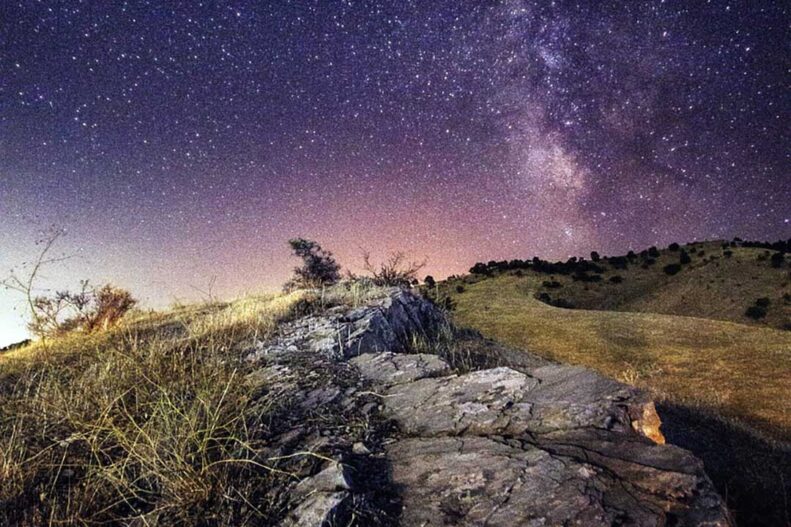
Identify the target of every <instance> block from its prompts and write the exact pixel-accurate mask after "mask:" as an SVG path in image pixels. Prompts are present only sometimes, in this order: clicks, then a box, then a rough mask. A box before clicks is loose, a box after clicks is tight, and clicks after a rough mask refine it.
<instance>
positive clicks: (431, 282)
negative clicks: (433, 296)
mask: <svg viewBox="0 0 791 527" xmlns="http://www.w3.org/2000/svg"><path fill="white" fill-rule="evenodd" d="M423 283H424V284H426V286H427V287H435V286H436V285H437V281H436V280H434V277H433V276H431V275H426V278H425V279H423Z"/></svg>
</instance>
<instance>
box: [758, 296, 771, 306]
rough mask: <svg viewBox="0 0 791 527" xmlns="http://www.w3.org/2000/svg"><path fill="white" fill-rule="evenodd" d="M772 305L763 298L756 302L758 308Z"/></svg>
mask: <svg viewBox="0 0 791 527" xmlns="http://www.w3.org/2000/svg"><path fill="white" fill-rule="evenodd" d="M770 303H771V302H770V301H769V299H768V298H766V297H761V298H759V299H758V300H756V301H755V305H756V306H758V307H769V304H770Z"/></svg>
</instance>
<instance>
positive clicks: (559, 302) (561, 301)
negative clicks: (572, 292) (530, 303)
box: [550, 298, 574, 309]
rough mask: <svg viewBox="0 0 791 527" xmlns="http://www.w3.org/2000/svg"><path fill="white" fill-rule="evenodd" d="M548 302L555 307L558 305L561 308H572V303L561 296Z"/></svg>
mask: <svg viewBox="0 0 791 527" xmlns="http://www.w3.org/2000/svg"><path fill="white" fill-rule="evenodd" d="M550 304H551V305H553V306H555V307H560V308H563V309H574V304H572V303H571V302H569V301H568V300H565V299H563V298H556V299H555V300H553V301H552V302H550Z"/></svg>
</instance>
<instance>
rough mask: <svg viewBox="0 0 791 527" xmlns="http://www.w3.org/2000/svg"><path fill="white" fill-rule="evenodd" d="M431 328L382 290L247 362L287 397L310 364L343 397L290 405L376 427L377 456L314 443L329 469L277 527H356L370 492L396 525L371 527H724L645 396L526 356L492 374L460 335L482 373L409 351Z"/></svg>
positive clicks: (300, 327) (722, 511)
mask: <svg viewBox="0 0 791 527" xmlns="http://www.w3.org/2000/svg"><path fill="white" fill-rule="evenodd" d="M443 324H447V323H446V322H444V320H443V316H442V314H441V313H440V312H439V311H438V310H437V309H435V308H434V307H433V305H432V304H430V303H429V302H428V301H426V300H423V299H422V298H420V297H418V296H416V295H414V294H412V293H410V292H408V291H401V290H394V291H392V292H390V294H389V295H388V296H387V297H386V298H385V299H383V300H382V301H380V302H378V303H376V304H374V305H372V306H368V307H363V308H358V309H354V310H345V311H344V310H343V309H335V310H332V311H331V312H330V313H328V314H323V315H320V316H318V315H316V316H311V317H304V318H302V319H300V320H297V321H295V322H292V323H291V324H290V325H289V326H288V327H287V328H286V329H285V330H284V332H283V334H282V335H281V336H280V337H279V338H278V339H276V341H274V342H269V343H265V344H262V345H260V346H258V347H257V348H256V349H255V350H252V351H251V353H250V359H251V360H254V361H262V362H264V363H265V364H264V365H262V368H261V372H262V373H261V374H260V375H261V377H262V378H268V379H271V378H272V377H273V376H279V378H280V379H281V382H283V383H288V382H293V381H290V380H289V379H291V378H292V377H293V375H292V374H291V373H290V372H291V369H289V361H292V360H293V359H292V358H289V357H305V356H311V355H316V356H320V357H322V360H324V361H329V362H326V366H325V369H327V370H332V369H334V368H340V369H338V371H339V372H340V371H342V372H344V373H343V375H344V379H346V380H345V383H344V384H343V385H341V384H339V383H335V382H332V381H329V380H328V381H326V383H325V384H326V385H324V386H318V387H314V388H313V389H312V390H310V391H308V392H306V393H302V394H299V395H298V396H294V399H295V401H298V402H297V403H295V404H298V405H299V407H302V408H306V409H310V408H322V407H327V408H329V407H338V408H342V409H343V411H344V412H346V413H345V414H344V415H354V416H360V417H359V418H360V419H374V420H378V421H377V422H379V423H387V426H379V428H378V429H379V430H380V431H383V430H384V432H382V434H380V435H379V436H377V439H376V441H374V440H372V439H371V438H372V437H373V436H372V435H371V434H369V439H368V440H367V441H366V442H360V441H358V442H355V443H354V444H353V445H352V444H351V442H350V441H345V440H344V438H343V437H342V431H341V432H337V430H336V432H335V436H332V434H329V436H327V437H322V438H321V439H322V440H323V441H324V443H322V444H332V445H336V446H335V447H334V449H333V450H332V452H333V454H332V455H333V456H334V459H335V461H333V462H331V463H330V462H328V463H325V465H324V466H323V467H320V470H316V471H314V472H313V473H312V475H308V476H307V477H305V478H303V479H302V480H301V481H300V482H298V483H297V484H295V486H294V487H293V489H292V490H291V492H290V498H289V499H290V505H289V507H290V510H289V512H288V514H287V516H286V517H285V518H284V520H283V524H284V525H301V526H308V525H311V526H321V525H331V524H333V525H334V524H343V525H346V524H348V523H349V522H352V523H354V518H356V517H357V516H355V514H356V513H355V510H356V509H360V508H363V509H364V508H365V507H364V506H363V505H362V504H364V502H365V496H370V495H373V494H376V493H379V494H381V495H382V496H386V499H387V500H389V501H387V502H386V503H387V504H388V506H392V507H393V511H395V512H393V511H390V512H388V513H387V514H384V513H383V514H371V515H369V517H375V518H379V519H382V520H381V522H380V523H377V524H380V525H381V524H388V525H404V526H413V525H415V526H424V527H428V526H448V525H462V526H483V525H485V526H490V527H497V526H503V527H506V526H548V525H580V526H597V525H635V526H666V525H674V526H687V525H705V526H727V525H731V522H730V518H729V515H728V512H727V510H726V508H725V506H724V504H723V500H722V499H721V498H720V496H718V495H717V493H716V492H715V490H714V488H713V486H712V484H711V481H710V480H709V479H708V477H707V476H706V474H705V473H704V471H703V467H702V464H701V463H700V461H699V460H697V459H696V458H695V457H694V456H693V455H692V454H691V453H689V452H687V451H686V450H683V449H680V448H677V447H674V446H670V445H664V444H663V443H664V438H663V436H662V434H661V431H660V429H659V426H660V422H659V419H658V417H657V415H656V411H655V409H654V405H653V403H652V401H650V400H649V399H648V398H647V396H646V395H645V394H643V393H642V392H640V391H638V390H636V389H634V388H631V387H629V386H625V385H623V384H620V383H618V382H615V381H613V380H610V379H607V378H605V377H602V376H600V375H598V374H597V373H595V372H593V371H590V370H587V369H585V368H580V367H575V366H565V365H559V364H554V363H551V362H548V361H546V360H544V359H540V358H537V357H533V356H531V355H529V354H527V353H524V352H519V353H518V354H515V355H514V357H513V358H514V360H509V361H506V362H507V363H506V364H502V363H501V364H499V365H497V364H490V362H491V361H490V360H489V359H491V357H492V356H493V354H492V350H494V349H496V345H494V344H492V343H491V342H488V341H484V340H483V339H481V338H479V337H477V340H476V337H474V336H472V337H471V336H470V335H467V336H466V337H465V342H464V343H459V346H460V347H461V346H466V347H467V348H469V347H470V346H472V347H473V348H476V349H478V350H484V351H483V352H484V353H485V355H486V357H487V360H486V361H484V362H486V364H484V365H483V366H481V367H480V369H476V368H474V367H473V368H469V367H467V368H465V370H466V371H457V370H454V368H453V367H452V366H451V364H450V363H449V362H448V361H447V360H446V359H445V358H443V357H440V356H438V355H435V354H432V353H425V349H423V351H424V353H420V354H417V353H410V344H409V343H410V342H411V341H412V339H413V338H414V337H415V336H418V337H420V338H422V339H429V340H431V339H436V338H437V337H438V334H439V331H440V329H441V328H442V325H443ZM457 335H459V333H457ZM437 349H441V347H440V346H438V347H437ZM465 349H466V348H465ZM341 366H342V367H341ZM489 366H492V367H489ZM289 375H292V377H289ZM355 375H356V376H357V379H358V380H357V381H354V376H355ZM275 384H277V383H275ZM351 384H354V386H352V387H349V386H351ZM339 434H340V436H338V435H339ZM319 435H321V434H319ZM325 435H326V434H325ZM330 436H332V437H330ZM338 445H340V446H338ZM281 450H282V449H281ZM282 451H284V450H282ZM348 465H354V469H350V467H349V466H348ZM372 475H375V476H376V477H371V476H372ZM384 487H387V489H386V492H385V491H383V490H382V489H383V488H384ZM383 499H384V498H383ZM383 499H380V500H379V501H378V502H377V503H378V504H379V505H381V504H382V503H385V501H383ZM379 505H377V504H374V505H368V510H372V509H373V508H375V507H376V506H379ZM377 521H379V520H377ZM358 524H359V525H372V524H374V523H371V522H368V523H358Z"/></svg>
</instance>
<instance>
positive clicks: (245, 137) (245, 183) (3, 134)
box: [0, 0, 791, 344]
mask: <svg viewBox="0 0 791 527" xmlns="http://www.w3.org/2000/svg"><path fill="white" fill-rule="evenodd" d="M784 4H785V3H784V2H779V1H777V2H768V1H759V0H753V1H750V2H746V1H741V2H737V1H725V0H722V1H720V0H710V1H703V0H701V1H695V2H690V1H687V0H684V1H670V0H668V1H644V2H633V1H623V2H611V1H590V2H588V1H576V2H567V1H554V2H550V1H538V0H534V1H527V0H512V1H491V0H487V1H474V0H469V1H463V2H460V1H457V0H448V1H444V0H436V1H433V0H432V1H411V0H398V1H391V2H384V1H363V0H347V1H333V0H321V1H286V0H283V1H272V2H260V1H250V2H241V1H238V2H207V1H204V2H198V1H172V2H171V1H168V2H149V1H133V0H128V1H110V0H108V1H101V2H100V1H76V0H74V1H68V0H61V1H54V0H53V1H32V0H29V1H21V2H19V1H11V0H9V1H4V2H1V3H0V269H2V271H3V272H4V273H5V272H6V270H7V269H9V268H11V267H13V266H16V265H19V264H20V263H21V262H23V261H25V260H26V259H29V258H30V257H31V256H32V255H34V254H35V251H36V247H35V246H34V241H35V240H36V238H37V237H38V234H37V233H38V232H39V231H41V230H42V229H44V228H45V227H46V226H48V225H51V224H56V225H59V226H61V227H65V228H66V229H68V231H69V234H68V235H67V236H66V237H65V238H64V239H63V240H62V241H61V243H60V245H59V247H58V251H60V252H62V253H66V254H69V255H70V256H73V258H71V259H70V260H68V261H66V262H63V263H62V264H58V266H57V267H54V268H51V269H49V270H48V271H47V273H45V274H44V276H43V281H42V288H47V287H56V286H57V287H68V286H70V287H74V286H76V284H77V281H78V279H79V278H83V277H85V278H91V279H93V280H94V281H96V282H102V281H108V280H110V281H113V282H115V283H117V284H119V285H122V286H125V287H127V288H129V289H131V290H132V291H133V292H135V293H136V294H137V296H138V297H139V298H141V299H142V300H143V301H144V303H145V304H146V305H148V306H153V307H157V306H163V305H166V304H168V303H170V302H172V301H174V300H188V299H194V298H197V297H199V296H200V293H199V292H198V290H203V291H205V290H206V289H207V287H208V284H209V283H210V282H211V281H212V279H213V277H216V282H215V286H214V293H216V294H218V295H220V296H233V295H238V294H242V293H244V292H248V291H260V290H272V289H276V288H277V287H279V285H280V284H281V283H282V282H283V281H285V279H286V278H287V275H288V274H289V270H290V268H291V266H292V265H293V264H294V263H295V262H294V261H292V260H291V259H290V257H289V254H288V250H287V247H286V244H285V241H286V240H287V239H288V238H289V237H293V236H297V235H301V236H305V237H309V238H313V239H317V240H319V241H320V242H321V243H322V244H323V245H324V246H326V247H327V248H329V249H331V250H333V251H334V252H335V253H336V255H337V256H338V258H339V260H340V261H341V262H342V263H344V264H346V265H347V266H349V267H352V268H355V266H358V265H359V260H360V258H359V254H360V250H361V248H364V249H367V250H369V251H370V252H371V253H372V254H373V255H374V256H377V255H380V256H381V255H384V254H385V253H387V252H388V251H393V250H403V251H405V252H407V253H408V254H410V255H412V256H413V257H414V258H416V259H422V258H424V257H425V258H427V259H428V261H429V265H428V267H427V268H426V272H428V273H431V274H433V275H434V276H437V277H441V276H445V275H447V274H450V273H458V272H463V271H465V270H466V269H468V268H469V267H470V266H471V265H472V264H473V263H474V262H476V261H479V260H490V259H502V258H515V257H519V258H527V257H530V256H532V255H536V254H537V255H540V256H542V257H545V258H553V259H554V258H566V257H568V256H570V255H584V254H587V253H588V252H589V251H591V250H593V249H595V250H598V251H599V252H601V253H602V254H614V253H618V254H623V253H625V252H626V251H627V250H628V249H630V248H635V249H642V248H644V247H647V246H650V245H654V244H657V245H666V244H668V243H670V242H673V241H679V242H683V241H689V240H693V239H705V238H731V237H733V236H741V237H743V238H754V239H778V238H788V237H789V236H791V224H789V218H790V217H791V176H790V175H789V159H788V151H789V148H788V145H789V126H788V122H789V117H790V116H789V109H790V107H791V104H790V102H791V101H789V93H791V91H790V90H789V89H788V88H789V86H788V81H789V75H788V73H789V66H790V64H789V58H788V42H789V39H788V35H789V33H788V26H789V16H788V15H789V13H788V8H787V7H785V5H784ZM20 314H21V311H20V306H19V305H18V298H17V297H16V296H14V295H12V294H11V293H9V292H7V291H4V292H0V344H2V343H3V341H11V340H14V339H15V338H18V337H19V336H20V335H24V326H23V323H22V319H21V318H20Z"/></svg>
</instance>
